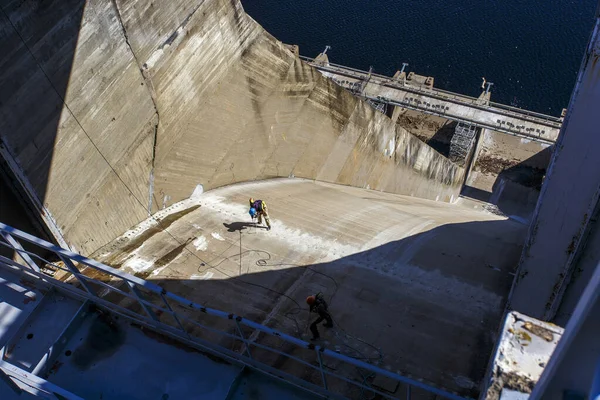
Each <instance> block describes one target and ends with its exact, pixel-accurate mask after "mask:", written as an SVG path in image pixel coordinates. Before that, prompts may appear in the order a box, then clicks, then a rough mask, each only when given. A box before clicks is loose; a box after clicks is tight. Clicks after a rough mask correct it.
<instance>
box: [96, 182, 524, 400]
mask: <svg viewBox="0 0 600 400" xmlns="http://www.w3.org/2000/svg"><path fill="white" fill-rule="evenodd" d="M251 196H252V197H254V198H255V199H258V198H260V199H263V200H265V201H266V202H267V204H268V207H269V212H270V215H271V222H272V224H273V229H272V230H271V231H267V230H266V229H264V228H262V227H258V226H255V225H254V224H252V223H251V220H250V217H249V215H248V206H247V203H248V198H249V197H251ZM169 213H170V215H169ZM166 215H169V216H166ZM157 218H159V219H161V224H160V225H157V223H156V222H155V220H149V221H147V222H145V223H143V224H141V225H140V226H138V227H136V228H134V229H132V230H131V231H129V232H127V233H126V234H124V235H123V236H122V237H121V238H118V239H116V240H115V242H113V244H111V245H109V246H106V247H105V248H103V249H101V250H100V251H98V252H97V254H95V257H96V258H99V260H100V261H103V262H105V263H108V264H110V265H113V266H115V267H119V268H121V269H123V270H125V271H127V272H131V273H134V274H137V275H138V276H142V277H145V278H146V279H148V280H151V281H153V282H155V283H158V284H160V285H162V286H163V287H165V288H166V289H167V290H169V291H172V292H175V293H177V294H180V295H182V296H184V297H187V298H188V299H190V300H193V301H195V302H198V303H201V304H205V305H207V306H210V307H214V308H218V309H222V310H226V311H230V312H234V313H236V314H240V315H242V316H244V317H246V318H250V319H253V320H255V321H257V322H261V323H264V324H267V325H269V326H273V327H275V328H277V329H279V330H282V331H285V332H288V333H290V334H293V335H297V336H301V337H304V338H306V339H308V335H307V332H306V325H307V322H308V321H307V317H309V315H308V311H307V307H306V305H305V303H304V299H305V298H306V296H308V295H310V294H314V293H315V292H318V291H322V292H323V293H324V294H325V296H326V298H327V299H329V303H330V309H331V312H332V315H333V317H334V319H335V322H336V324H337V325H336V327H335V328H334V329H332V330H331V331H326V330H325V328H321V329H320V330H321V334H322V337H323V340H322V342H323V343H324V344H326V345H328V346H330V347H334V348H336V349H339V351H341V352H344V353H345V354H349V355H351V356H355V357H361V358H365V359H368V360H370V361H371V362H373V363H376V364H378V365H381V366H383V367H385V368H389V369H390V370H392V371H397V372H399V373H403V374H408V375H412V376H415V377H419V378H422V379H424V380H426V381H429V382H433V383H435V384H436V385H437V386H442V387H445V388H448V389H450V390H456V391H460V392H461V393H463V394H468V395H475V394H476V393H477V385H478V384H479V383H480V381H481V379H482V378H483V374H484V371H485V367H486V365H487V362H488V359H489V356H490V354H491V351H492V347H493V342H494V339H495V333H496V331H497V328H498V326H499V324H500V318H501V314H502V310H503V308H504V303H505V299H506V295H507V293H508V290H509V288H510V284H511V282H512V277H513V276H512V273H513V270H514V267H515V265H516V263H517V261H518V258H519V255H520V250H521V243H522V240H523V236H524V230H525V229H526V227H525V226H524V225H522V224H518V223H515V222H514V221H510V220H506V219H504V218H501V217H498V216H495V215H492V214H490V213H485V212H481V211H477V210H474V209H473V208H470V207H461V206H459V205H451V204H446V203H441V202H434V201H429V200H422V199H417V198H411V197H406V196H399V195H392V194H386V193H382V192H376V191H371V190H364V189H358V188H353V187H347V186H339V185H331V184H324V183H318V182H312V181H307V180H300V179H282V180H271V181H262V182H253V183H246V184H237V185H232V186H229V187H224V188H220V189H216V190H212V191H208V192H206V193H204V194H202V195H201V196H200V197H199V198H197V199H196V200H194V201H188V202H186V203H183V204H181V205H178V206H177V207H174V208H172V209H167V210H165V211H164V212H163V213H162V214H159V216H158V217H157ZM312 318H313V317H310V319H312ZM259 340H262V339H259ZM378 349H381V356H380V355H379V350H378ZM271 361H272V362H273V363H276V362H281V361H280V360H271ZM279 367H280V368H284V369H285V368H286V365H285V361H284V364H283V365H279ZM290 368H292V367H291V366H290Z"/></svg>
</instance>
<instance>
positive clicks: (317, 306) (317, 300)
mask: <svg viewBox="0 0 600 400" xmlns="http://www.w3.org/2000/svg"><path fill="white" fill-rule="evenodd" d="M306 304H308V305H309V306H310V312H314V313H317V314H319V318H317V319H316V320H315V321H314V322H313V323H312V324H310V331H311V332H312V334H313V337H312V338H311V339H310V340H317V339H319V338H320V337H321V335H319V330H318V329H317V324H319V323H320V322H322V321H323V320H325V323H324V324H323V326H324V327H326V328H333V319H332V318H331V314H329V309H328V306H327V302H326V301H325V299H324V298H323V294H322V293H320V292H319V293H317V294H316V295H314V296H308V297H307V298H306Z"/></svg>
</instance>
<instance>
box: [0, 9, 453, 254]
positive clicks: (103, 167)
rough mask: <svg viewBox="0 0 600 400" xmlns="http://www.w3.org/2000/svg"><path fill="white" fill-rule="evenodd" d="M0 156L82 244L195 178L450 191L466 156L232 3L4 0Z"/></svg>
mask: <svg viewBox="0 0 600 400" xmlns="http://www.w3.org/2000/svg"><path fill="white" fill-rule="evenodd" d="M0 4H1V6H2V11H3V13H2V14H0V38H1V39H2V40H0V50H1V51H2V53H1V54H2V57H1V58H0V67H1V68H0V85H1V90H0V132H1V133H2V142H3V144H4V146H5V147H4V151H3V156H4V157H5V158H10V159H11V161H12V164H11V165H13V166H14V167H13V171H12V173H13V175H16V176H18V179H19V180H20V181H21V184H22V185H23V186H25V187H27V188H28V191H29V192H30V195H32V197H33V198H34V202H36V203H37V206H38V208H39V209H40V210H42V209H44V210H45V212H47V213H48V214H49V215H51V216H52V219H53V221H54V222H55V224H56V230H57V231H59V232H61V234H62V236H63V237H64V239H65V240H66V242H67V243H69V244H70V245H72V246H73V247H74V248H75V249H76V250H78V251H80V252H82V253H86V254H89V253H91V252H92V251H94V250H95V249H97V248H99V247H101V246H102V245H104V244H106V243H107V242H108V241H110V240H111V239H113V238H114V237H116V236H118V234H120V233H122V232H123V231H125V230H126V229H127V228H128V227H130V226H132V225H134V224H136V223H138V222H139V221H141V220H142V219H143V218H145V217H146V216H147V215H148V213H149V212H154V211H156V210H158V209H159V208H162V207H164V206H167V205H169V204H172V203H174V202H176V201H179V200H182V199H184V198H187V197H188V196H190V194H191V193H192V192H193V190H194V188H195V187H196V186H197V185H198V184H202V185H203V186H204V188H205V189H211V188H216V187H219V186H223V185H227V184H231V183H235V182H241V181H248V180H257V179H265V178H271V177H277V176H285V177H287V176H290V175H294V176H298V177H304V178H310V179H318V180H323V181H327V182H335V183H341V184H346V185H352V186H358V187H369V188H371V189H377V190H383V191H389V192H393V193H400V194H409V195H414V196H418V197H424V198H429V199H435V200H441V201H452V199H453V198H454V197H456V196H457V194H458V192H459V190H460V184H461V180H462V177H463V174H464V172H463V170H462V169H461V168H459V167H457V166H456V165H454V164H452V163H451V162H449V161H448V160H447V159H446V158H444V157H443V156H442V155H440V154H439V153H437V152H435V151H434V150H432V149H431V148H429V147H428V146H426V145H424V144H423V143H422V142H420V141H419V140H418V139H416V138H415V137H413V136H412V135H411V134H409V133H408V132H406V131H404V130H403V129H402V128H400V127H396V126H395V124H394V123H392V122H391V120H389V119H388V118H387V117H385V116H384V115H382V114H379V113H377V112H375V111H374V110H373V109H371V108H370V107H369V106H368V105H366V104H365V103H363V102H361V101H360V100H358V99H356V98H355V97H353V96H352V95H351V94H350V93H348V92H346V91H345V90H344V89H342V88H340V87H339V86H337V85H335V84H334V83H333V82H332V81H330V80H328V79H326V78H324V77H323V76H322V75H321V74H320V73H319V72H317V71H316V70H315V69H314V68H312V67H310V66H308V65H307V64H305V63H304V62H302V61H300V60H299V58H297V56H295V55H294V54H293V53H292V52H291V51H289V50H288V49H287V48H286V47H285V46H284V45H283V44H281V43H280V42H278V41H276V40H275V39H274V38H273V37H271V36H270V35H269V34H268V33H266V32H265V31H264V30H263V29H262V28H261V27H260V26H259V25H258V24H257V23H256V22H255V21H253V20H252V19H251V18H250V17H248V16H247V15H246V14H245V13H244V11H243V9H242V7H241V4H240V3H239V1H221V0H204V1H200V0H194V1H190V0H187V1H183V0H177V1H172V2H168V4H167V3H164V4H163V3H160V4H159V3H149V2H145V1H144V2H143V1H137V0H113V1H110V0H96V1H91V0H90V1H85V0H69V1H66V2H58V1H50V2H44V3H41V2H28V3H23V4H20V5H17V4H16V3H11V2H8V1H2V2H1V3H0Z"/></svg>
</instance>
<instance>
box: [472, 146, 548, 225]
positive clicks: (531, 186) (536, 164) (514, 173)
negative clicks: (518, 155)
mask: <svg viewBox="0 0 600 400" xmlns="http://www.w3.org/2000/svg"><path fill="white" fill-rule="evenodd" d="M553 149H554V147H553V146H552V147H548V148H546V149H544V150H542V151H540V152H539V153H537V154H535V155H534V156H532V157H529V158H528V159H526V160H523V161H521V162H519V163H517V164H514V165H512V166H507V167H506V168H505V166H504V165H503V164H502V163H501V162H500V160H494V161H486V162H484V163H483V165H481V164H480V165H479V166H478V167H479V168H480V169H483V172H486V171H487V172H491V173H495V174H497V177H496V180H495V181H494V184H493V186H492V191H491V192H489V191H487V190H482V189H479V188H476V187H473V186H469V185H465V186H464V187H463V190H462V192H461V195H463V196H466V197H470V198H473V199H476V200H479V201H483V202H486V203H490V204H493V205H495V206H497V207H498V210H499V211H500V212H501V213H502V214H504V215H508V216H516V217H519V218H521V219H523V220H529V219H530V218H531V215H532V214H533V211H534V209H535V206H536V204H537V199H538V197H539V194H540V190H541V187H542V183H543V181H544V177H545V175H546V167H547V166H548V164H549V163H550V158H551V156H552V151H553ZM503 161H505V162H507V161H506V160H503ZM477 162H478V163H479V160H478V161H477ZM482 167H483V168H482Z"/></svg>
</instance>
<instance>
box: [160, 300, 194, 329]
mask: <svg viewBox="0 0 600 400" xmlns="http://www.w3.org/2000/svg"><path fill="white" fill-rule="evenodd" d="M160 298H161V299H162V301H163V303H165V306H167V310H169V311H171V315H172V316H173V318H175V321H176V322H177V325H179V327H180V328H181V330H182V331H183V333H185V335H186V336H187V337H188V338H190V339H191V336H190V334H189V333H188V332H187V331H186V330H185V328H184V327H183V324H182V323H181V321H180V320H179V318H178V317H177V313H176V312H175V311H173V308H172V307H171V305H170V304H169V302H168V301H167V299H166V298H165V295H164V294H162V293H161V294H160Z"/></svg>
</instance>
